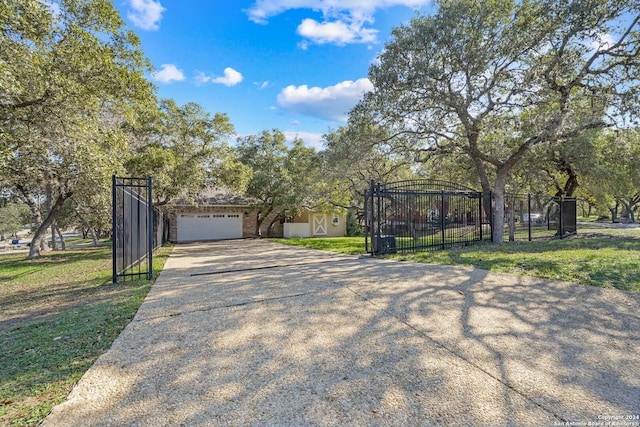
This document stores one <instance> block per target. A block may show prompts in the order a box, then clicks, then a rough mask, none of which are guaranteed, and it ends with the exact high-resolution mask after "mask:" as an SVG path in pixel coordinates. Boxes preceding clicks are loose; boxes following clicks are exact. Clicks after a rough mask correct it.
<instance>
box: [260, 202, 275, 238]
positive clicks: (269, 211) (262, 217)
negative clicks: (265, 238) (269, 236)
mask: <svg viewBox="0 0 640 427" xmlns="http://www.w3.org/2000/svg"><path fill="white" fill-rule="evenodd" d="M272 211H273V206H269V209H267V213H266V214H265V215H262V211H258V213H257V214H256V215H257V218H256V236H257V237H262V234H261V233H260V227H261V226H262V223H263V222H264V220H265V219H267V217H268V216H269V214H270V213H271V212H272Z"/></svg>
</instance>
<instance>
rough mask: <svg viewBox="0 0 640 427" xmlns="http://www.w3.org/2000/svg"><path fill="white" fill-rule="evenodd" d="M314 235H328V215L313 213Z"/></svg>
mask: <svg viewBox="0 0 640 427" xmlns="http://www.w3.org/2000/svg"><path fill="white" fill-rule="evenodd" d="M313 235H314V236H326V235H327V216H326V215H317V214H314V215H313Z"/></svg>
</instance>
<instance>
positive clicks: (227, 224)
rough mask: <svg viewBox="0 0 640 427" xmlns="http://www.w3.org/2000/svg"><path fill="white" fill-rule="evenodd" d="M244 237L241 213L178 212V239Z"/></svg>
mask: <svg viewBox="0 0 640 427" xmlns="http://www.w3.org/2000/svg"><path fill="white" fill-rule="evenodd" d="M240 238H242V215H241V214H240V213H225V214H221V213H205V214H178V241H179V242H188V241H193V240H223V239H240Z"/></svg>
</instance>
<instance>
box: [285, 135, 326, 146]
mask: <svg viewBox="0 0 640 427" xmlns="http://www.w3.org/2000/svg"><path fill="white" fill-rule="evenodd" d="M283 133H284V136H285V138H286V140H287V142H289V143H291V142H293V141H294V140H295V139H296V138H298V139H301V140H302V141H303V142H304V145H306V146H307V147H312V148H315V149H316V151H320V150H322V149H323V148H324V135H323V134H321V133H313V132H296V131H284V132H283Z"/></svg>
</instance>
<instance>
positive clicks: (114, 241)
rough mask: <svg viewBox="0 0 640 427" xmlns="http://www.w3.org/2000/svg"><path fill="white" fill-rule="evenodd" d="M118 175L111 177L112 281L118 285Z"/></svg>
mask: <svg viewBox="0 0 640 427" xmlns="http://www.w3.org/2000/svg"><path fill="white" fill-rule="evenodd" d="M116 197H117V192H116V174H113V175H112V176H111V265H112V275H111V281H112V282H113V283H118V268H117V266H116V263H117V253H116V252H117V248H118V241H117V240H118V238H117V236H118V233H117V220H116V215H118V213H117V207H116V206H117V203H116Z"/></svg>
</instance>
